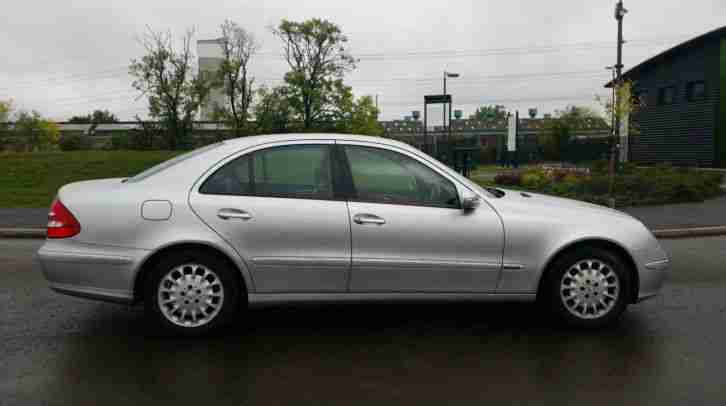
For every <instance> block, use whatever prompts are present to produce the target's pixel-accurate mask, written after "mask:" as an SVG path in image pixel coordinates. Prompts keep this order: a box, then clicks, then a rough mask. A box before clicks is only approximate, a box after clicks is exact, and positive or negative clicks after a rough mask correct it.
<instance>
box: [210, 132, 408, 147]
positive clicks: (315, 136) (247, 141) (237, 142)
mask: <svg viewBox="0 0 726 406" xmlns="http://www.w3.org/2000/svg"><path fill="white" fill-rule="evenodd" d="M306 140H310V141H314V140H328V141H359V142H375V143H379V144H386V145H395V146H399V147H406V148H410V146H409V145H407V144H405V143H402V142H399V141H396V140H392V139H390V138H383V137H372V136H367V135H354V134H335V133H290V134H271V135H253V136H249V137H240V138H234V139H229V140H224V141H223V143H224V144H225V146H229V147H231V148H246V147H249V146H255V145H259V144H267V143H272V142H285V141H306Z"/></svg>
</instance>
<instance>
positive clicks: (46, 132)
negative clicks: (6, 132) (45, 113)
mask: <svg viewBox="0 0 726 406" xmlns="http://www.w3.org/2000/svg"><path fill="white" fill-rule="evenodd" d="M15 133H16V134H17V135H18V137H20V138H22V139H23V141H24V142H23V143H24V144H25V148H26V151H30V152H33V151H41V150H45V149H48V148H49V147H51V146H53V145H55V144H57V143H58V140H59V139H60V128H59V127H58V125H57V124H56V123H53V122H51V121H48V120H46V119H44V118H43V117H42V116H41V115H40V113H38V112H37V111H32V112H27V111H21V112H20V113H18V115H17V118H16V119H15Z"/></svg>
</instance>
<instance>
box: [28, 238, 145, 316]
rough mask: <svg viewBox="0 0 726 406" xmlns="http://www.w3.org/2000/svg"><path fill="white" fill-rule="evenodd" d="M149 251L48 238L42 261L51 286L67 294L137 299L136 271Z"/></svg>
mask: <svg viewBox="0 0 726 406" xmlns="http://www.w3.org/2000/svg"><path fill="white" fill-rule="evenodd" d="M148 254H149V251H147V250H139V249H129V248H122V247H114V246H103V245H95V244H86V243H80V242H77V241H74V240H73V239H72V238H71V239H64V240H47V241H46V243H45V244H44V245H43V246H42V247H40V249H39V250H38V260H39V262H40V267H41V269H42V271H43V275H44V276H45V278H46V279H47V280H48V282H49V284H50V288H51V289H53V290H55V291H57V292H59V293H63V294H67V295H72V296H79V297H84V298H89V299H97V300H103V301H111V302H121V303H129V302H132V301H133V299H134V292H133V286H134V281H135V278H136V272H137V270H138V269H139V267H140V265H141V263H142V261H143V260H144V259H145V258H146V257H147V255H148Z"/></svg>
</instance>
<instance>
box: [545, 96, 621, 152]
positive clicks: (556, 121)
mask: <svg viewBox="0 0 726 406" xmlns="http://www.w3.org/2000/svg"><path fill="white" fill-rule="evenodd" d="M606 126H607V123H606V122H605V120H604V119H603V118H602V117H601V116H600V115H599V114H598V113H597V112H596V111H594V110H592V109H590V108H588V107H578V106H568V107H567V108H566V109H565V110H558V111H556V112H555V117H554V118H549V119H546V120H545V124H544V126H543V128H542V130H541V131H540V132H539V134H537V143H538V144H539V146H540V148H541V150H542V155H543V157H544V159H546V160H552V161H562V160H563V159H564V151H565V150H566V149H567V147H568V146H569V144H570V142H571V141H572V135H573V133H574V132H575V130H577V129H584V128H603V127H606Z"/></svg>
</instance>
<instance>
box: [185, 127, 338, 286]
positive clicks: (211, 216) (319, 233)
mask: <svg viewBox="0 0 726 406" xmlns="http://www.w3.org/2000/svg"><path fill="white" fill-rule="evenodd" d="M332 145H333V143H332V142H330V141H309V142H308V141H305V142H296V143H286V144H284V145H274V146H267V147H264V148H261V149H257V150H255V151H250V152H247V153H245V154H244V155H241V156H239V157H236V158H234V159H231V160H228V161H227V162H225V163H224V164H223V165H221V166H220V167H219V168H217V169H216V170H215V171H214V173H213V174H212V175H210V176H209V177H208V178H207V179H206V180H205V181H204V182H201V186H199V187H198V188H197V189H196V190H193V191H192V193H191V198H190V199H191V205H192V207H193V208H194V211H195V212H197V213H198V214H199V216H201V218H202V219H203V220H204V221H205V222H206V223H207V224H208V225H209V226H210V227H212V228H213V229H214V230H216V231H217V232H218V233H219V234H220V235H221V236H222V237H223V238H224V239H225V240H227V241H228V242H229V243H230V244H231V245H233V246H234V247H235V249H236V250H237V251H238V252H239V254H240V255H241V256H242V258H243V259H244V260H245V262H246V263H247V265H248V266H249V267H250V269H251V273H252V278H253V280H254V284H255V290H256V291H257V292H265V293H273V292H279V293H285V292H344V291H345V290H346V288H347V284H348V277H349V269H350V225H349V222H348V211H347V207H346V202H345V201H344V200H342V199H338V198H337V197H336V193H335V190H334V187H333V176H332V166H333V159H332V158H331V157H332Z"/></svg>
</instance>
